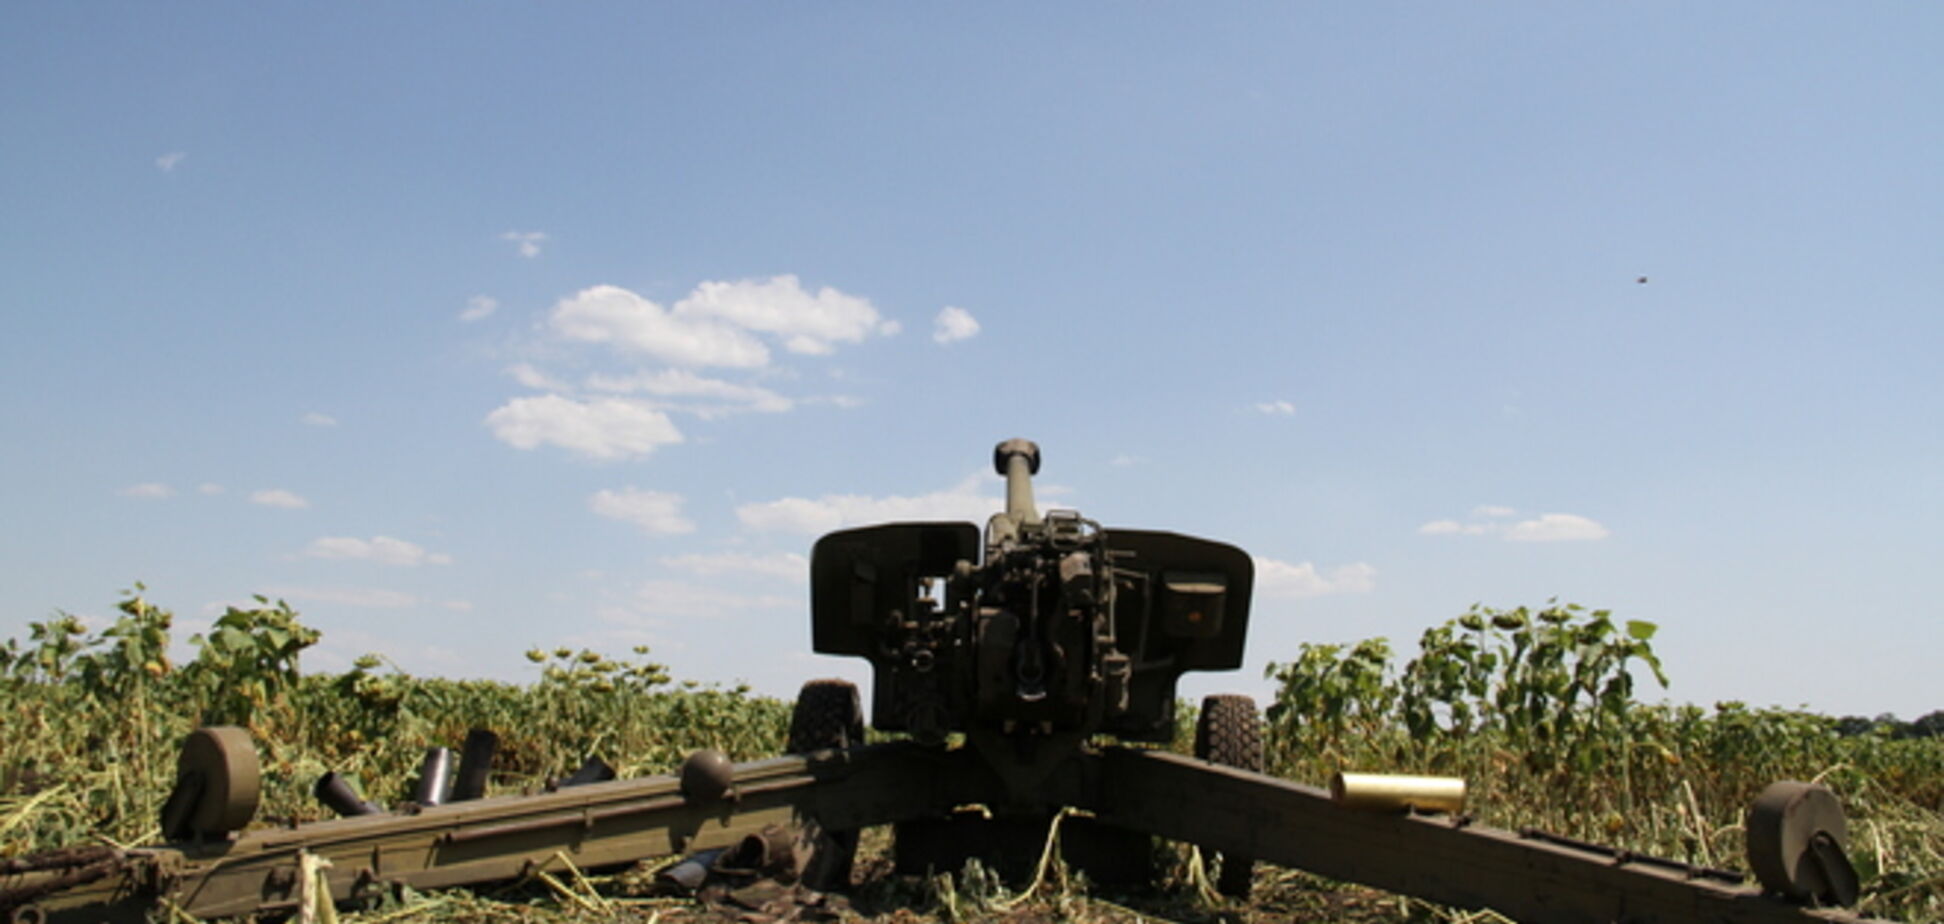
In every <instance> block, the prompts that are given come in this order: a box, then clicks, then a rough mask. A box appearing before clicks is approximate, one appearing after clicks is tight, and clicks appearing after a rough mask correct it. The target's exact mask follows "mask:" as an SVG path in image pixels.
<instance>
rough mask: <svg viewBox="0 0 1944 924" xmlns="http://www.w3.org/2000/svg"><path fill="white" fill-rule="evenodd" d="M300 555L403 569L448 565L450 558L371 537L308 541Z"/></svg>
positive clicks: (411, 544) (423, 549) (396, 541)
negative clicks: (372, 563)
mask: <svg viewBox="0 0 1944 924" xmlns="http://www.w3.org/2000/svg"><path fill="white" fill-rule="evenodd" d="M304 554H305V555H306V556H308V557H310V558H346V559H354V560H357V561H371V562H377V563H378V564H381V565H399V566H404V567H417V566H419V565H449V564H452V556H450V555H444V554H441V553H438V552H428V551H426V550H425V548H424V547H423V546H420V545H418V544H417V543H412V542H406V541H405V540H403V539H393V538H392V537H390V536H373V537H372V538H370V539H358V538H354V537H351V536H325V537H322V538H319V539H315V540H312V541H311V544H310V545H309V546H308V547H306V548H305V549H304Z"/></svg>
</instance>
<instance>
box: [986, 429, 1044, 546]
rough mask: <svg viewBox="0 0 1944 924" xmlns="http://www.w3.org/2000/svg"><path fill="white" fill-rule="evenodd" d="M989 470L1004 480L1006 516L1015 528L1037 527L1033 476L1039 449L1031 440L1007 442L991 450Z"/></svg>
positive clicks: (1037, 510) (1038, 462)
mask: <svg viewBox="0 0 1944 924" xmlns="http://www.w3.org/2000/svg"><path fill="white" fill-rule="evenodd" d="M992 467H993V468H994V469H996V470H998V472H999V474H1000V475H1003V476H1005V479H1006V516H1007V517H1008V518H1009V519H1011V520H1012V522H1013V523H1014V524H1016V525H1019V526H1026V525H1030V524H1034V523H1038V522H1039V519H1040V516H1039V508H1037V507H1036V506H1034V504H1033V476H1034V475H1037V474H1039V468H1040V449H1039V446H1038V444H1036V443H1034V442H1033V441H1032V440H1022V439H1010V440H1007V441H1005V442H1003V443H1000V444H999V445H998V446H995V447H993V449H992Z"/></svg>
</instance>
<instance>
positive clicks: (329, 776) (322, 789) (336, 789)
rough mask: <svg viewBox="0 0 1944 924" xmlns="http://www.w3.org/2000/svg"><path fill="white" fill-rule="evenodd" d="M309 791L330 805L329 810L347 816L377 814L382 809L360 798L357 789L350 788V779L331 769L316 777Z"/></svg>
mask: <svg viewBox="0 0 1944 924" xmlns="http://www.w3.org/2000/svg"><path fill="white" fill-rule="evenodd" d="M311 793H312V794H313V795H315V796H317V798H318V800H319V801H321V802H323V803H324V804H325V805H328V806H330V807H331V811H334V812H336V813H338V814H339V815H343V816H344V817H346V818H349V817H351V816H353V815H377V814H379V813H381V812H383V811H384V809H381V808H379V807H378V806H376V805H374V804H372V803H370V802H368V801H366V800H364V799H363V798H360V797H359V796H358V791H357V790H355V789H352V788H351V781H350V780H347V779H345V778H344V777H342V776H340V775H338V773H337V771H335V770H333V771H331V772H330V773H326V774H324V775H323V776H321V777H318V778H317V785H316V786H315V787H313V788H312V789H311Z"/></svg>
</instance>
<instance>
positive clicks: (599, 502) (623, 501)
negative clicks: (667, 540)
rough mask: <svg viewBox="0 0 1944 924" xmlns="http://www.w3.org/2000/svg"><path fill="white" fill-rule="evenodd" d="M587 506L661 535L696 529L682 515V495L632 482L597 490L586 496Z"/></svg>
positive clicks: (612, 518) (613, 518)
mask: <svg viewBox="0 0 1944 924" xmlns="http://www.w3.org/2000/svg"><path fill="white" fill-rule="evenodd" d="M587 509H589V510H592V511H594V512H595V513H597V514H599V515H601V516H604V517H607V518H608V519H611V520H622V521H624V522H628V523H633V524H634V525H636V526H639V527H641V529H642V530H643V531H644V532H649V533H656V534H660V535H679V534H681V533H692V532H695V523H694V522H693V521H691V520H689V519H688V518H687V517H684V516H682V495H680V494H673V493H669V492H667V491H644V490H641V489H639V488H635V487H632V486H630V487H627V488H623V489H621V490H619V491H605V490H604V491H597V492H595V493H594V495H593V496H591V497H589V498H588V499H587Z"/></svg>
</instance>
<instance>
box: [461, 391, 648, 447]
mask: <svg viewBox="0 0 1944 924" xmlns="http://www.w3.org/2000/svg"><path fill="white" fill-rule="evenodd" d="M486 425H487V426H488V427H490V428H492V431H493V436H495V437H497V438H498V439H499V440H500V441H502V442H504V443H506V444H508V445H510V446H513V447H514V448H517V449H535V448H538V447H540V446H543V445H553V446H559V447H561V448H562V449H566V450H568V451H570V452H575V453H579V454H581V455H584V456H587V457H589V458H593V459H625V458H631V457H636V456H646V455H649V454H651V453H653V452H654V451H655V449H656V448H657V447H661V446H666V445H669V444H672V443H680V442H682V431H680V430H678V429H676V428H675V424H674V422H673V421H670V420H669V419H668V415H667V414H664V413H662V412H661V411H659V410H656V409H655V408H654V407H653V406H652V405H648V404H644V403H642V402H639V401H630V400H627V399H623V398H596V399H592V400H587V401H579V400H575V399H573V398H568V397H563V396H561V395H540V396H537V397H527V398H514V399H513V400H511V401H508V402H506V403H505V404H503V405H501V406H500V407H499V408H497V409H495V410H494V411H493V412H492V413H491V414H488V415H486Z"/></svg>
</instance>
